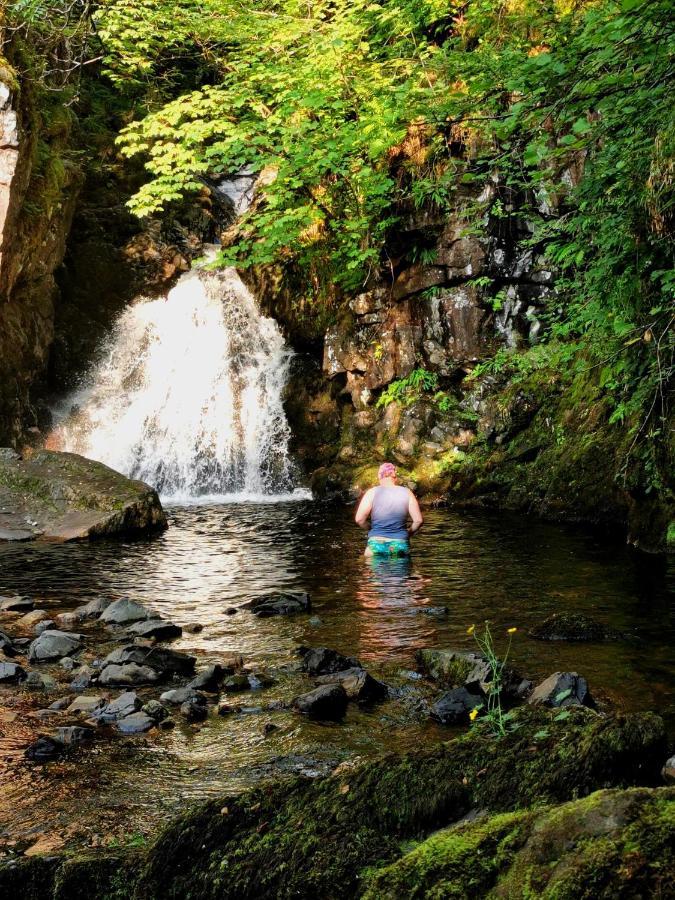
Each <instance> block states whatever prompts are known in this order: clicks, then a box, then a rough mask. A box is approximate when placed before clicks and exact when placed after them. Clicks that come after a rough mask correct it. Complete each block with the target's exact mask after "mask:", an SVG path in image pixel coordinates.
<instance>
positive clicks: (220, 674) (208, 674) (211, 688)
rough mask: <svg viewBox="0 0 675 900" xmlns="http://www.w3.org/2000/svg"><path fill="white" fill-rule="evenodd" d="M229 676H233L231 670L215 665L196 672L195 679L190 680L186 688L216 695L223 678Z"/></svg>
mask: <svg viewBox="0 0 675 900" xmlns="http://www.w3.org/2000/svg"><path fill="white" fill-rule="evenodd" d="M231 674H233V670H232V669H230V668H226V667H224V666H221V665H219V664H218V663H215V664H214V665H212V666H208V667H207V668H206V669H203V670H202V671H201V672H197V677H196V678H193V679H192V681H191V682H190V683H189V684H188V687H190V688H193V689H194V690H195V691H207V692H208V693H210V694H216V693H217V692H218V690H219V688H220V685H221V683H222V680H223V678H225V676H226V675H231Z"/></svg>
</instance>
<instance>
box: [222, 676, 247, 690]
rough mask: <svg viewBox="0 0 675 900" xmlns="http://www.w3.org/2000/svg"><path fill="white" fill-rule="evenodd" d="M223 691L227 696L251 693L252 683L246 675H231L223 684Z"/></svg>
mask: <svg viewBox="0 0 675 900" xmlns="http://www.w3.org/2000/svg"><path fill="white" fill-rule="evenodd" d="M221 690H223V691H224V692H225V693H226V694H234V693H237V692H239V691H250V690H251V683H250V681H249V680H248V677H247V676H246V675H230V676H229V677H228V678H226V679H225V681H224V682H223V685H222V688H221Z"/></svg>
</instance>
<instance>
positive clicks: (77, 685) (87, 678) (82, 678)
mask: <svg viewBox="0 0 675 900" xmlns="http://www.w3.org/2000/svg"><path fill="white" fill-rule="evenodd" d="M94 674H95V673H94V670H93V669H91V668H89V666H80V668H79V669H78V670H77V671H76V672H73V680H72V681H71V682H70V689H71V691H86V690H87V688H88V687H91V683H92V679H93V677H94Z"/></svg>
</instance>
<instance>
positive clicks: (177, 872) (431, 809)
mask: <svg viewBox="0 0 675 900" xmlns="http://www.w3.org/2000/svg"><path fill="white" fill-rule="evenodd" d="M518 725H519V728H518V730H516V731H514V732H513V733H510V734H508V735H507V736H506V737H504V738H503V739H499V740H496V741H495V740H494V739H492V738H490V737H489V736H488V735H487V734H484V733H482V731H481V730H479V729H473V730H472V731H471V732H469V733H467V734H466V735H463V736H462V737H460V738H458V739H456V740H454V741H452V742H450V743H449V744H444V745H441V746H439V747H436V748H434V749H432V750H425V751H421V752H418V753H414V754H409V755H406V756H400V757H399V756H394V755H390V756H387V757H384V758H382V759H380V760H377V761H375V762H370V763H368V764H365V765H363V766H361V767H360V768H358V769H355V770H351V771H348V772H346V773H343V774H341V775H339V776H336V777H329V778H323V779H317V780H307V779H296V780H293V781H291V782H287V783H281V784H278V783H277V784H274V785H270V786H264V787H260V788H258V789H256V790H255V791H253V792H251V793H250V794H247V795H245V796H239V797H228V798H223V799H219V800H217V801H213V802H211V803H207V804H205V805H203V806H201V807H200V808H198V809H197V810H195V811H194V812H193V813H190V814H188V815H187V816H185V817H184V818H183V819H182V820H180V821H178V822H177V823H176V824H174V825H173V826H171V827H170V828H169V829H167V831H166V832H165V833H164V834H163V835H162V836H160V838H159V840H158V841H157V843H156V844H155V845H154V847H153V848H152V849H151V851H150V856H149V862H148V866H147V869H146V871H145V872H144V873H143V876H142V878H141V881H140V885H139V891H140V894H141V896H143V897H176V898H177V897H181V898H188V897H195V898H196V897H199V898H209V897H214V898H215V897H237V898H238V900H244V898H257V900H258V898H265V897H270V898H272V897H274V898H286V897H289V898H290V897H306V898H310V897H311V898H315V897H338V896H339V897H351V896H356V895H358V894H359V892H360V889H361V888H360V885H361V880H360V873H361V872H362V870H363V869H364V868H365V867H367V866H373V865H378V864H381V865H385V864H387V863H390V862H392V861H393V860H395V859H396V858H398V857H399V855H400V844H401V842H402V841H405V840H410V839H412V838H417V837H420V836H424V835H425V834H428V833H429V832H430V831H432V830H434V829H437V828H440V827H444V826H447V825H448V824H449V823H451V822H453V821H456V820H457V819H458V818H460V817H461V816H462V815H464V814H465V813H466V812H467V811H468V810H469V809H470V808H473V807H479V808H483V809H490V810H492V811H495V812H498V811H509V810H514V809H518V808H525V807H529V806H531V805H533V804H536V803H544V802H548V803H550V802H558V801H562V800H567V799H569V798H571V797H576V796H583V795H586V794H588V793H590V792H591V791H593V790H596V789H597V788H599V787H602V786H605V785H614V784H634V783H636V782H640V781H645V780H647V781H648V780H650V779H653V778H655V777H657V773H658V769H659V766H660V764H661V762H662V759H663V755H664V753H665V739H664V732H663V724H662V722H661V720H660V719H659V718H658V717H656V716H653V715H651V714H648V713H645V714H641V715H636V716H628V717H618V718H612V719H604V718H601V717H600V716H598V715H596V714H595V713H592V712H590V711H587V710H583V709H574V710H571V715H570V718H569V719H567V720H566V722H564V723H558V722H555V721H553V716H552V715H551V713H550V712H546V711H543V710H540V709H531V708H527V709H522V710H521V711H520V712H519V716H518ZM544 725H545V726H546V728H547V729H548V730H549V734H550V736H549V738H547V739H545V740H540V741H534V740H533V739H532V736H533V734H534V733H535V732H536V731H538V730H540V729H541V728H542V726H544Z"/></svg>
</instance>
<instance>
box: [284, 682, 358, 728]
mask: <svg viewBox="0 0 675 900" xmlns="http://www.w3.org/2000/svg"><path fill="white" fill-rule="evenodd" d="M347 701H348V698H347V692H346V691H345V689H344V688H343V687H342V685H341V684H325V685H321V687H318V688H315V690H313V691H309V692H308V693H306V694H301V695H300V696H299V697H296V698H295V700H294V701H293V706H294V707H295V708H296V709H297V710H298V712H300V713H302V715H304V716H308V717H309V718H311V719H326V720H330V721H338V720H339V719H342V718H344V715H345V712H346V711H347Z"/></svg>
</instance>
